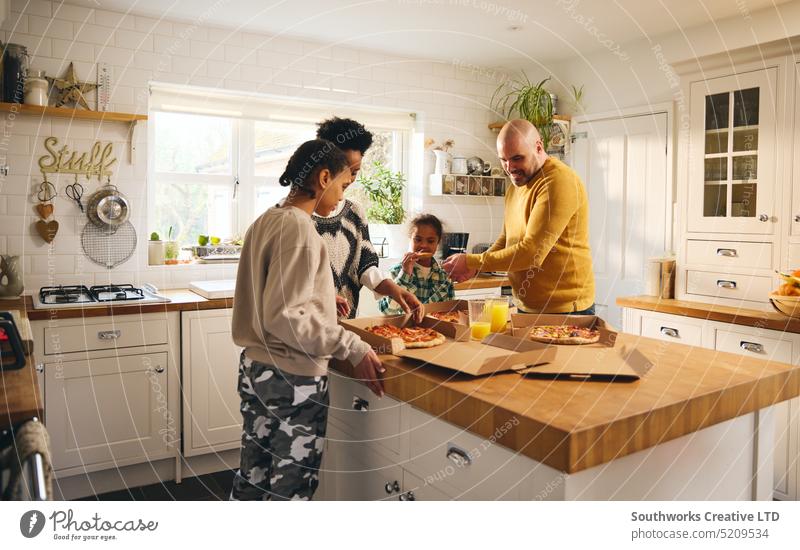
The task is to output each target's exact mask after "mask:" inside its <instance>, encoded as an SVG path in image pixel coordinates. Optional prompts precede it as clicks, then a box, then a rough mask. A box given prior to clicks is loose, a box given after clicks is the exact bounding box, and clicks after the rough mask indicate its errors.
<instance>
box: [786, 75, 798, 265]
mask: <svg viewBox="0 0 800 550" xmlns="http://www.w3.org/2000/svg"><path fill="white" fill-rule="evenodd" d="M793 76H794V86H793V88H794V116H793V117H791V118H792V119H793V123H794V141H793V142H792V143H793V148H792V151H793V152H794V154H793V155H792V157H791V161H792V211H791V214H790V219H791V224H792V226H791V227H792V228H791V231H790V233H791V235H792V236H795V237H797V236H800V154H798V153H797V150H798V147H800V62H796V63H795V64H794V75H793ZM793 260H794V261H792V262H791V263H789V264H788V266H790V267H791V266H800V255H795V256H794V257H793Z"/></svg>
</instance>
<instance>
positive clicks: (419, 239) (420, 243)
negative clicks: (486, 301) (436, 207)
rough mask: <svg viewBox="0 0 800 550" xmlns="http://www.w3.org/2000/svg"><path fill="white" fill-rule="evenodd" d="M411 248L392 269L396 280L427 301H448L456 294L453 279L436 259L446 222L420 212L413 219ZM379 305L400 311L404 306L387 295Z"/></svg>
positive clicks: (383, 309) (385, 309) (394, 311)
mask: <svg viewBox="0 0 800 550" xmlns="http://www.w3.org/2000/svg"><path fill="white" fill-rule="evenodd" d="M410 236H411V252H407V253H406V254H405V256H403V261H402V262H401V263H399V264H397V265H395V266H394V267H392V269H391V271H390V272H391V274H392V277H393V278H394V281H395V282H396V283H397V284H398V285H400V286H401V287H403V288H407V289H408V290H409V291H410V292H412V293H413V294H414V295H415V296H416V297H417V298H419V301H420V302H422V303H423V304H427V303H429V302H446V301H447V300H452V299H453V298H455V289H454V288H453V281H451V280H450V277H448V276H447V273H445V271H444V269H442V268H441V266H440V265H439V264H438V262H437V261H436V260H434V259H433V255H434V253H435V252H436V249H437V248H438V247H439V242H441V240H442V222H440V221H439V218H437V217H436V216H433V215H431V214H420V215H419V216H417V217H416V218H414V219H413V220H411V233H410ZM378 307H379V308H380V310H381V311H382V312H383V313H386V314H391V315H394V314H400V313H402V312H403V310H402V309H401V308H400V307H398V305H397V304H396V303H395V302H393V301H392V299H391V298H388V297H384V298H381V299H380V301H379V302H378Z"/></svg>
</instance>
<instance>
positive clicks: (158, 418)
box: [45, 353, 176, 470]
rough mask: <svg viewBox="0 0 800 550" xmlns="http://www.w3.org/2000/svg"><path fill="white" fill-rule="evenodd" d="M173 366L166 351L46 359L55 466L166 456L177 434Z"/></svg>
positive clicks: (47, 391)
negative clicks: (170, 382) (170, 386)
mask: <svg viewBox="0 0 800 550" xmlns="http://www.w3.org/2000/svg"><path fill="white" fill-rule="evenodd" d="M167 368H168V363H167V354H166V353H151V354H142V355H128V356H119V357H108V358H103V359H88V360H84V361H65V362H63V363H49V364H45V387H46V391H45V396H46V397H45V399H46V401H45V409H46V410H47V417H46V424H47V431H48V433H49V434H50V440H51V448H52V451H53V467H54V469H56V470H63V469H66V468H72V467H75V466H85V465H91V464H98V463H102V462H111V463H115V462H123V461H124V462H128V463H130V461H131V460H133V459H137V458H138V459H141V460H142V461H145V460H148V459H153V458H156V457H160V458H163V455H164V454H165V453H166V452H167V450H168V446H169V444H170V443H171V442H172V441H174V440H175V438H176V434H175V433H174V419H170V415H169V412H168V408H167V395H168V391H167V372H166V371H167ZM170 420H173V422H172V423H170Z"/></svg>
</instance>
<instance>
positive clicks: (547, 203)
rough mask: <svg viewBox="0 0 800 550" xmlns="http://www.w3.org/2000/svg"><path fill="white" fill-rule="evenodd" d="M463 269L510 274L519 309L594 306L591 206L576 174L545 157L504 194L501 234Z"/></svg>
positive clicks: (540, 310) (556, 310)
mask: <svg viewBox="0 0 800 550" xmlns="http://www.w3.org/2000/svg"><path fill="white" fill-rule="evenodd" d="M467 266H468V267H469V268H470V269H479V270H481V271H508V278H509V279H510V280H511V286H512V289H513V293H514V299H515V301H516V302H517V305H518V306H519V307H520V308H521V309H523V310H525V311H530V312H533V313H568V312H571V311H581V310H584V309H586V308H588V307H590V306H591V305H592V304H594V272H593V271H592V256H591V252H590V250H589V205H588V199H587V196H586V189H584V186H583V183H582V182H581V180H580V178H579V177H578V175H577V174H576V173H575V172H574V171H573V170H572V169H571V168H570V167H569V166H567V165H566V164H564V163H563V162H561V161H559V160H558V159H554V158H548V159H547V160H546V161H545V163H544V166H543V167H542V169H541V170H540V171H539V172H538V173H537V174H536V175H535V176H534V177H533V179H532V180H531V181H530V182H528V184H527V185H525V186H521V187H518V186H516V185H512V186H510V188H509V189H508V191H507V192H506V201H505V221H504V224H503V232H502V233H501V234H500V237H498V238H497V241H495V243H494V244H493V245H492V246H491V248H489V250H487V251H486V252H484V253H483V254H468V255H467Z"/></svg>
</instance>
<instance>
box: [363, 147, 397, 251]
mask: <svg viewBox="0 0 800 550" xmlns="http://www.w3.org/2000/svg"><path fill="white" fill-rule="evenodd" d="M356 182H357V183H358V184H359V189H360V191H361V193H362V194H363V196H365V198H366V200H367V203H368V206H367V209H366V210H367V220H368V221H370V222H373V223H371V224H370V234H371V236H372V237H373V238H378V239H380V237H384V238H386V240H387V242H388V243H389V256H390V257H392V258H399V257H400V256H402V255H403V253H404V252H405V251H406V248H407V247H408V237H407V235H406V234H405V230H404V227H403V225H402V223H403V221H405V218H406V211H405V209H404V208H403V190H404V189H405V184H406V182H405V176H403V174H402V172H392V171H391V170H389V169H388V168H386V167H385V166H384V165H383V163H381V162H379V161H378V162H375V163H373V165H372V169H371V170H369V171H362V172H361V173H360V174H359V176H358V180H357V181H356Z"/></svg>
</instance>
